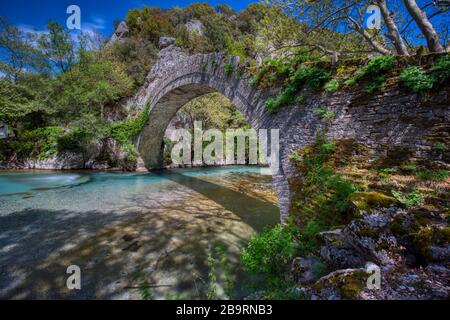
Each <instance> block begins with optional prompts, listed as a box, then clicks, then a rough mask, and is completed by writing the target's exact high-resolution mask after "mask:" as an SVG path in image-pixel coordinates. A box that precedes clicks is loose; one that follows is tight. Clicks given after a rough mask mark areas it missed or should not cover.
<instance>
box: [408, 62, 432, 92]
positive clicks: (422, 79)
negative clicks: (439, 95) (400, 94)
mask: <svg viewBox="0 0 450 320" xmlns="http://www.w3.org/2000/svg"><path fill="white" fill-rule="evenodd" d="M400 80H401V81H402V83H403V85H404V86H405V87H406V88H408V89H410V90H411V91H414V92H420V91H425V90H430V89H431V88H432V87H433V84H434V79H433V78H432V77H430V76H429V75H427V74H426V73H425V71H424V70H423V69H422V68H420V67H409V68H407V69H405V70H403V71H402V73H401V74H400Z"/></svg>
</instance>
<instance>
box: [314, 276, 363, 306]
mask: <svg viewBox="0 0 450 320" xmlns="http://www.w3.org/2000/svg"><path fill="white" fill-rule="evenodd" d="M367 277H368V275H367V272H366V271H365V270H364V269H345V270H340V271H335V272H333V273H331V274H329V275H328V276H325V277H323V278H321V279H320V280H319V281H318V282H316V283H315V284H314V285H313V286H312V289H313V290H314V291H316V292H318V293H319V295H320V292H322V291H326V290H325V289H328V288H331V289H335V290H338V291H339V292H340V295H341V299H343V300H355V299H359V295H360V293H361V291H362V290H364V288H365V287H366V283H367Z"/></svg>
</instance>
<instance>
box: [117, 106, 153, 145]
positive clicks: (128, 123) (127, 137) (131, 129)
mask: <svg viewBox="0 0 450 320" xmlns="http://www.w3.org/2000/svg"><path fill="white" fill-rule="evenodd" d="M149 108H150V99H149V101H148V102H147V104H146V106H145V108H144V110H142V112H141V114H140V115H139V116H137V117H134V118H130V119H127V120H125V121H119V122H114V123H113V125H112V128H111V135H112V137H113V138H114V139H115V140H117V141H118V142H119V143H120V144H122V145H126V144H128V143H129V142H130V141H131V140H132V139H134V138H135V137H136V136H137V135H139V133H141V131H142V130H143V129H144V127H145V125H146V124H147V122H148V117H149Z"/></svg>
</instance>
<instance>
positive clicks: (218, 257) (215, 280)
mask: <svg viewBox="0 0 450 320" xmlns="http://www.w3.org/2000/svg"><path fill="white" fill-rule="evenodd" d="M207 265H208V270H209V271H208V282H209V286H208V292H207V294H206V297H207V299H208V300H213V299H217V298H218V297H217V289H218V287H219V286H221V285H220V283H219V278H221V273H222V274H223V278H224V282H225V283H224V285H223V287H224V292H225V295H226V297H227V298H228V299H232V297H233V289H234V280H233V270H232V269H231V266H230V261H229V259H228V253H227V251H226V249H225V246H224V244H223V243H221V242H218V243H216V244H215V247H214V250H213V252H210V253H209V254H208V260H207Z"/></svg>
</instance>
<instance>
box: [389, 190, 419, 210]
mask: <svg viewBox="0 0 450 320" xmlns="http://www.w3.org/2000/svg"><path fill="white" fill-rule="evenodd" d="M392 194H393V195H394V197H395V199H397V200H398V201H400V202H401V203H403V204H404V205H405V206H407V207H413V206H416V205H419V204H422V203H423V200H424V197H423V195H422V193H421V192H420V191H419V190H417V189H416V190H413V191H411V192H408V193H404V192H401V191H393V192H392Z"/></svg>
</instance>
